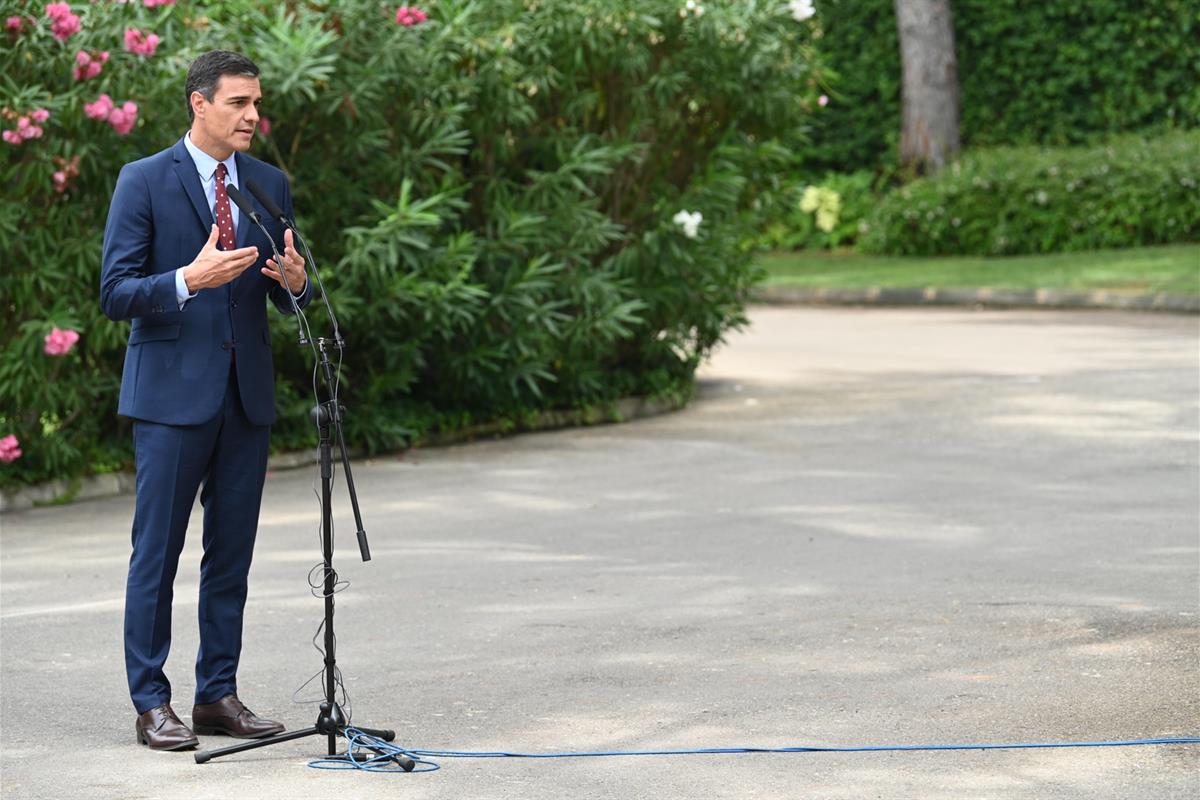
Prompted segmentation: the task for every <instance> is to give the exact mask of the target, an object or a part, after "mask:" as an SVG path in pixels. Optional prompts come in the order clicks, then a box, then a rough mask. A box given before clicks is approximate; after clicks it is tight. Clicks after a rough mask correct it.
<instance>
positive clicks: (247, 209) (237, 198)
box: [225, 183, 308, 345]
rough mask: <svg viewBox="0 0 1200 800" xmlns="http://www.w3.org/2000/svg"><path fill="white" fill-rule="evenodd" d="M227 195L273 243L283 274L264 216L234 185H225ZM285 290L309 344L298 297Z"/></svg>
mask: <svg viewBox="0 0 1200 800" xmlns="http://www.w3.org/2000/svg"><path fill="white" fill-rule="evenodd" d="M225 193H226V194H227V195H229V199H230V200H232V201H233V202H234V203H236V204H237V207H238V210H240V211H241V212H242V215H243V216H245V217H246V218H247V219H249V220H250V221H251V222H253V223H254V224H255V225H256V226H258V229H259V230H260V231H262V232H263V236H266V237H267V241H268V242H270V243H271V252H272V253H274V254H275V264H276V266H278V268H279V270H280V272H281V273H282V272H283V256H281V255H280V254H279V248H277V247H276V246H275V240H274V239H272V238H271V232H270V231H268V230H267V228H266V226H265V225H263V221H262V216H261V215H260V214H259V213H258V212H257V211H255V210H254V206H252V205H251V204H250V198H248V197H246V195H244V194H242V192H241V190H240V189H238V188H237V187H236V186H234V185H233V184H232V183H227V184H225ZM285 288H286V289H287V296H288V299H289V300H291V301H292V313H294V314H295V315H296V325H297V326H298V327H299V330H300V344H302V345H305V344H308V337H307V336H305V335H304V323H303V322H302V321H301V315H300V306H299V305H297V304H296V296H295V295H293V294H292V290H291V287H285Z"/></svg>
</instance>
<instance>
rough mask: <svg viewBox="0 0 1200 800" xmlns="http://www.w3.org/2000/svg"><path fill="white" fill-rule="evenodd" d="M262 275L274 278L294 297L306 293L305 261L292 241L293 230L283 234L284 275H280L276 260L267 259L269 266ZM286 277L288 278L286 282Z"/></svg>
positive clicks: (289, 229) (264, 268)
mask: <svg viewBox="0 0 1200 800" xmlns="http://www.w3.org/2000/svg"><path fill="white" fill-rule="evenodd" d="M262 274H263V275H266V276H267V277H268V278H273V279H274V280H276V281H277V282H278V283H279V285H280V286H283V287H285V288H286V289H287V290H288V291H289V292H291V293H292V294H294V295H295V294H300V292H302V291H304V284H305V282H306V281H307V280H308V277H307V276H306V275H305V273H304V259H303V258H302V257H301V256H300V254H299V253H297V252H296V246H295V244H294V243H293V241H292V230H291V228H288V229H287V230H285V231H284V232H283V274H280V270H279V265H278V264H276V263H275V259H274V258H268V259H267V266H265V267H263V270H262ZM284 275H286V276H287V280H286V281H285V280H284Z"/></svg>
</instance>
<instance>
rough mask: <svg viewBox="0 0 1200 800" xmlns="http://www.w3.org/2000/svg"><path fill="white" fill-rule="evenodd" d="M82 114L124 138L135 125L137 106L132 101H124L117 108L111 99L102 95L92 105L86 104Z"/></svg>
mask: <svg viewBox="0 0 1200 800" xmlns="http://www.w3.org/2000/svg"><path fill="white" fill-rule="evenodd" d="M83 113H85V114H87V115H88V116H89V117H91V118H92V119H98V120H100V121H101V122H107V123H108V124H109V125H111V126H112V128H113V130H114V131H116V132H117V133H119V134H120V135H122V136H125V135H126V134H128V133H129V132H130V131H131V130H133V126H134V125H136V124H137V114H138V106H137V103H135V102H133V101H132V100H126V101H125V102H124V103H122V104H121V106H120V107H119V108H118V107H117V106H116V105H115V104H114V103H113V99H112V98H111V97H109V96H108V95H106V94H102V95H100V96H99V97H97V98H96V101H95V102H94V103H88V104H86V105H85V106H84V107H83Z"/></svg>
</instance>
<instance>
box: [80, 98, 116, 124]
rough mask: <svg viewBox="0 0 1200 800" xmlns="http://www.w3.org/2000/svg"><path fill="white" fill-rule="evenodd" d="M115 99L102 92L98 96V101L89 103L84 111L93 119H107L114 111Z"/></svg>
mask: <svg viewBox="0 0 1200 800" xmlns="http://www.w3.org/2000/svg"><path fill="white" fill-rule="evenodd" d="M112 110H113V101H112V98H111V97H109V96H108V95H106V94H102V95H100V96H99V97H97V98H96V102H94V103H88V104H86V105H85V106H84V107H83V113H85V114H87V115H88V116H89V117H91V118H92V119H98V120H101V121H103V120H106V119H108V115H109V114H111V113H112Z"/></svg>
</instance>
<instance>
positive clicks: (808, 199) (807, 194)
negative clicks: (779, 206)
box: [800, 186, 821, 214]
mask: <svg viewBox="0 0 1200 800" xmlns="http://www.w3.org/2000/svg"><path fill="white" fill-rule="evenodd" d="M819 205H821V190H820V189H818V188H817V187H816V186H809V187H808V188H807V189H805V190H804V195H803V196H802V197H801V198H800V210H801V211H803V212H804V213H805V214H811V213H812V212H814V211H816V210H817V206H819Z"/></svg>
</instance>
